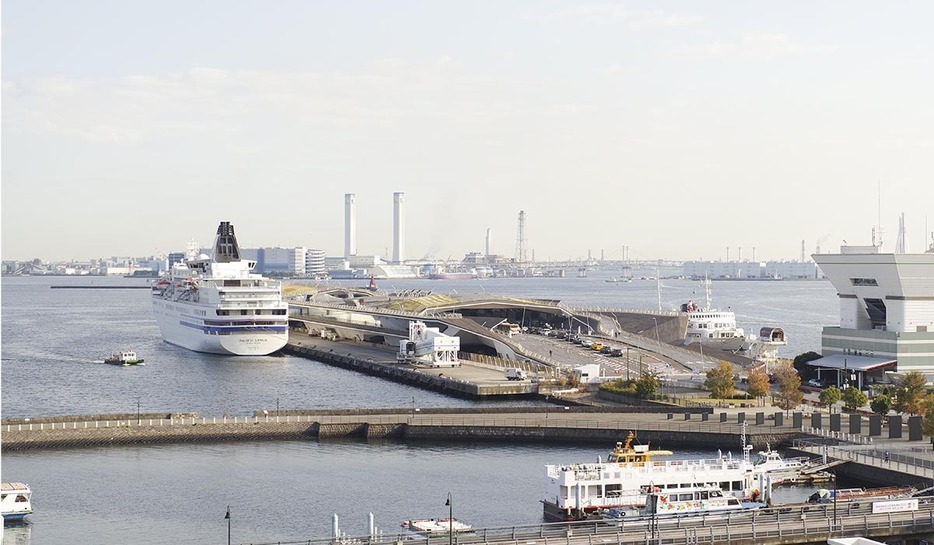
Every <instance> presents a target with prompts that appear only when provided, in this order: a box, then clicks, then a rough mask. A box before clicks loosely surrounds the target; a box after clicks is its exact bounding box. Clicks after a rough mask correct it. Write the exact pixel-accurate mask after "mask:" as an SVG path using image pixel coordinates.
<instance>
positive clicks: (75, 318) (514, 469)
mask: <svg viewBox="0 0 934 545" xmlns="http://www.w3.org/2000/svg"><path fill="white" fill-rule="evenodd" d="M611 276H612V273H601V272H599V271H595V272H592V273H591V275H590V276H589V277H587V278H529V279H489V280H452V281H429V280H395V281H384V282H381V286H380V287H381V288H383V289H387V290H389V289H395V290H404V289H421V290H424V291H433V292H435V293H438V292H444V293H455V292H456V293H483V292H487V293H490V294H501V295H510V296H523V297H530V298H547V299H560V300H562V301H564V302H566V303H568V304H570V305H581V306H603V307H613V308H621V307H622V308H648V309H653V308H656V307H657V304H658V299H659V295H660V298H661V302H662V308H663V309H668V310H671V309H674V308H676V307H677V306H678V305H680V304H681V303H683V302H685V301H687V300H688V299H694V300H695V301H697V300H703V286H702V284H700V283H698V282H691V281H689V280H663V281H662V282H661V284H660V286H656V283H655V281H654V280H652V281H640V280H635V281H633V282H631V283H619V284H617V283H609V282H604V280H605V279H606V278H609V277H611ZM76 283H85V284H95V285H101V284H109V285H128V284H134V283H135V284H143V281H142V280H138V279H122V278H67V277H53V278H4V279H3V283H2V297H3V298H2V371H3V373H2V388H3V398H2V413H3V416H4V417H32V416H48V415H71V414H99V413H116V412H119V413H132V412H135V411H136V410H140V411H142V412H163V411H164V412H197V413H201V414H203V415H205V416H221V415H223V414H225V413H226V414H228V415H231V416H234V415H239V416H243V415H247V414H252V412H253V411H254V410H258V409H270V410H272V409H275V408H277V407H279V408H281V409H291V408H363V407H411V406H412V405H413V403H414V404H415V405H416V406H419V407H462V406H476V405H478V402H472V401H467V400H459V399H456V398H450V397H446V396H442V395H440V394H436V393H433V392H428V391H424V390H420V389H417V388H413V387H410V386H407V385H404V384H398V383H393V382H388V381H383V380H380V379H377V378H374V377H369V376H366V375H361V374H358V373H354V372H350V371H346V370H343V369H338V368H334V367H329V366H327V365H324V364H321V363H318V362H315V361H311V360H306V359H302V358H296V357H291V356H282V355H273V356H266V357H244V358H230V357H222V356H214V355H208V354H198V353H194V352H190V351H187V350H184V349H180V348H177V347H174V346H172V345H168V344H166V343H164V342H163V341H162V339H161V337H160V335H159V331H158V327H157V326H156V323H155V320H154V318H153V316H152V311H151V308H150V307H151V303H150V298H149V292H148V291H147V290H145V289H125V290H124V289H121V290H107V289H93V290H76V289H50V286H51V285H52V284H61V285H74V284H76ZM364 283H365V281H364V280H360V281H356V282H351V281H345V282H344V284H345V285H362V284H364ZM332 284H336V283H333V282H332ZM658 287H660V288H661V289H658ZM714 305H715V306H716V307H718V308H720V309H726V308H728V307H729V308H730V309H731V310H733V311H734V312H735V313H736V315H737V320H738V322H739V325H740V326H741V327H744V328H746V330H747V332H755V331H758V327H760V326H766V325H769V326H772V325H777V326H780V327H783V328H784V329H785V331H786V333H787V335H788V337H789V345H788V346H787V347H785V348H784V349H783V350H782V351H781V352H780V354H781V355H783V356H794V355H795V354H798V353H801V352H804V351H807V350H814V351H819V350H820V328H821V327H822V326H824V325H833V324H836V323H837V322H838V318H837V313H838V306H837V301H836V294H835V292H834V290H833V287H832V286H831V285H830V284H829V283H827V282H821V281H798V282H785V281H782V282H778V281H776V282H716V283H714ZM121 349H123V350H135V351H136V352H137V353H139V355H140V356H141V357H143V358H145V360H146V365H144V366H140V367H119V366H111V365H106V364H104V363H102V362H103V359H104V357H106V356H107V355H109V354H110V353H111V352H113V351H117V350H121ZM485 403H490V402H485ZM509 403H510V404H514V403H515V402H509ZM658 446H659V447H661V448H667V446H664V445H658ZM609 448H610V445H608V446H607V447H606V448H594V447H593V446H580V447H569V446H554V445H513V444H476V445H465V444H443V445H439V444H412V443H397V442H363V441H327V442H321V443H319V442H315V441H309V442H257V443H231V444H212V445H163V446H147V447H115V448H94V449H81V450H60V451H54V450H52V451H39V452H14V453H7V454H4V456H3V466H2V473H3V475H2V477H3V480H14V481H24V482H27V483H29V484H30V485H32V487H33V489H34V495H33V508H34V509H35V513H34V514H33V515H30V517H29V519H28V520H29V521H30V522H29V524H27V525H26V526H23V527H14V528H6V529H5V530H4V538H5V542H7V543H17V542H21V543H33V544H37V545H42V544H54V543H66V542H67V543H75V544H81V543H140V544H148V543H152V544H155V543H160V544H161V543H166V542H175V543H212V542H213V543H217V542H221V541H222V540H223V539H226V529H227V526H226V521H225V520H224V514H225V511H226V508H227V505H228V504H229V505H230V509H231V514H232V517H233V520H232V530H233V541H234V542H236V543H243V542H253V543H256V542H277V541H289V540H307V539H312V538H315V537H322V536H325V535H327V534H328V532H329V531H330V524H331V522H330V518H331V514H332V513H337V514H339V515H340V516H341V520H342V527H343V529H344V530H345V531H346V532H347V533H348V534H360V533H363V532H364V529H365V520H366V515H367V513H369V512H373V513H374V515H375V516H376V520H377V525H378V526H380V527H381V528H382V529H383V530H384V531H385V532H386V533H390V534H391V533H393V532H396V531H397V530H398V525H399V523H401V521H402V520H404V519H407V518H420V517H432V516H434V517H438V516H446V514H447V507H445V506H444V501H445V499H446V496H447V493H448V492H451V493H452V495H453V497H454V499H455V507H454V509H455V516H456V517H458V518H460V519H463V520H465V521H466V522H469V523H472V524H474V525H475V526H498V525H511V524H530V523H537V522H540V521H541V505H540V504H539V500H540V499H541V498H542V495H543V494H544V490H545V478H544V467H543V466H544V465H545V464H546V463H567V462H579V461H591V460H596V457H597V456H600V455H603V456H605V455H606V452H604V450H606V451H608V450H609ZM674 450H676V451H678V449H677V448H675V449H674ZM723 450H724V451H727V450H734V452H735V451H737V450H738V448H737V447H736V446H734V445H724V446H723ZM678 454H679V455H684V456H712V455H713V454H714V453H699V452H680V451H678ZM786 490H787V492H786ZM811 491H812V490H809V489H800V488H796V489H782V490H781V491H780V493H779V495H778V496H777V498H778V499H779V500H780V501H787V500H788V499H799V498H788V497H787V496H785V494H791V495H800V497H801V498H803V497H806V496H807V495H808V494H809V493H810V492H811Z"/></svg>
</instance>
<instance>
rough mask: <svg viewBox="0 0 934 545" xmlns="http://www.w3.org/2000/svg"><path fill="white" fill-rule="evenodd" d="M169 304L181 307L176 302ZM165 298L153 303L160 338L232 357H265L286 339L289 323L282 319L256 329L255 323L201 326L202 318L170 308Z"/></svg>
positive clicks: (186, 346)
mask: <svg viewBox="0 0 934 545" xmlns="http://www.w3.org/2000/svg"><path fill="white" fill-rule="evenodd" d="M170 305H171V306H172V307H175V308H179V307H181V308H184V305H180V304H179V303H170ZM167 306H169V305H167V304H166V303H165V302H164V301H159V300H156V301H154V302H153V310H154V311H155V315H156V321H157V323H158V324H159V329H160V330H161V331H162V338H163V339H164V340H165V342H167V343H169V344H174V345H176V346H180V347H182V348H187V349H188V350H193V351H195V352H205V353H208V354H224V355H233V356H266V355H268V354H272V353H273V352H275V351H277V350H279V349H281V348H282V347H283V346H285V344H286V343H287V342H288V340H289V333H288V323H287V322H285V321H282V322H279V323H276V324H273V325H265V326H263V329H262V330H257V327H256V326H255V325H247V324H243V325H242V326H233V327H227V328H224V330H220V328H216V327H211V326H207V325H204V324H203V322H202V321H200V320H197V319H193V318H191V317H188V316H185V315H183V314H182V313H180V312H178V311H177V310H169V309H168V308H166V307H167Z"/></svg>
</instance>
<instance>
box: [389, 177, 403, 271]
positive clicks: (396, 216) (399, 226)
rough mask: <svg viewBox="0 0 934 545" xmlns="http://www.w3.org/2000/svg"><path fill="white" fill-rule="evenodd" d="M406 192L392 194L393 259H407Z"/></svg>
mask: <svg viewBox="0 0 934 545" xmlns="http://www.w3.org/2000/svg"><path fill="white" fill-rule="evenodd" d="M404 247H405V193H398V192H397V193H393V194H392V261H393V263H402V262H403V261H405V256H404V253H405V252H404Z"/></svg>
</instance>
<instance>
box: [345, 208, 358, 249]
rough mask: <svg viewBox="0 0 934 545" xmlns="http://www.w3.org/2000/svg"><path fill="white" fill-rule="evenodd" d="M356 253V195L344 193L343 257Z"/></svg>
mask: <svg viewBox="0 0 934 545" xmlns="http://www.w3.org/2000/svg"><path fill="white" fill-rule="evenodd" d="M354 255H357V196H356V195H354V194H353V193H347V194H346V195H344V258H345V259H349V258H350V256H354Z"/></svg>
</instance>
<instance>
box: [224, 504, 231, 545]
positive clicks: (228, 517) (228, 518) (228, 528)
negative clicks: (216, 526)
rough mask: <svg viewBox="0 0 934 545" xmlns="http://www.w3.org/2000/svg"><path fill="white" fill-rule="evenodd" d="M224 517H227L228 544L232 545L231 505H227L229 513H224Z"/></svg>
mask: <svg viewBox="0 0 934 545" xmlns="http://www.w3.org/2000/svg"><path fill="white" fill-rule="evenodd" d="M224 518H225V519H227V545H230V506H229V505H228V506H227V514H226V515H224Z"/></svg>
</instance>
